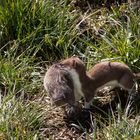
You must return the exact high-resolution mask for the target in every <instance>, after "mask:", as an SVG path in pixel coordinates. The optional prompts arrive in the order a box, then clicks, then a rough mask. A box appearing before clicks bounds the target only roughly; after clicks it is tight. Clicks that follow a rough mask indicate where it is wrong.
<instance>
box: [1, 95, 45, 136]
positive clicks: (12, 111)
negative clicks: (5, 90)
mask: <svg viewBox="0 0 140 140" xmlns="http://www.w3.org/2000/svg"><path fill="white" fill-rule="evenodd" d="M43 113H44V112H43V111H42V109H41V106H40V105H39V104H38V103H37V102H31V101H27V102H26V103H24V102H23V100H21V99H18V100H17V99H16V98H15V97H14V96H6V97H3V98H2V97H1V101H0V137H1V139H32V138H35V139H36V138H41V135H40V134H39V130H40V128H41V127H42V125H43V124H44V121H43V119H44V118H43Z"/></svg>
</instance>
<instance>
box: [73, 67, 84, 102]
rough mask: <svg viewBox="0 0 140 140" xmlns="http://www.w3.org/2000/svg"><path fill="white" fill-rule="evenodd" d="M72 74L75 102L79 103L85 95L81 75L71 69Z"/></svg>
mask: <svg viewBox="0 0 140 140" xmlns="http://www.w3.org/2000/svg"><path fill="white" fill-rule="evenodd" d="M70 74H71V77H72V80H73V85H74V96H75V100H76V101H79V100H80V98H81V97H84V94H83V92H82V85H81V82H80V79H79V74H78V73H77V72H76V70H75V69H71V70H70Z"/></svg>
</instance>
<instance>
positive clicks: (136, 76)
mask: <svg viewBox="0 0 140 140" xmlns="http://www.w3.org/2000/svg"><path fill="white" fill-rule="evenodd" d="M134 76H135V79H136V80H137V79H140V72H139V73H134Z"/></svg>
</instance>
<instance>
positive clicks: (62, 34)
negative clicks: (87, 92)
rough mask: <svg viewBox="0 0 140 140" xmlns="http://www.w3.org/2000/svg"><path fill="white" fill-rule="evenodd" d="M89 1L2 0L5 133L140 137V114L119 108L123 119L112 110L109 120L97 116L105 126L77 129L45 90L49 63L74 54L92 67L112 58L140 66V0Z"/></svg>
mask: <svg viewBox="0 0 140 140" xmlns="http://www.w3.org/2000/svg"><path fill="white" fill-rule="evenodd" d="M89 2H90V1H89ZM89 2H88V1H87V2H86V1H83V3H84V4H81V2H80V1H78V0H77V1H76V0H71V1H70V0H66V1H64V0H55V1H54V0H4V1H0V139H5V140H6V139H17V140H18V139H34V140H36V139H46V137H47V138H49V139H55V138H56V137H58V138H59V137H61V136H63V137H64V136H65V137H66V139H69V137H74V136H76V137H77V138H78V137H82V136H84V137H87V139H93V138H94V139H99V138H101V137H104V139H105V140H113V139H133V138H135V139H139V135H140V132H139V119H138V117H139V116H138V115H137V116H136V117H132V115H131V114H127V115H125V114H126V113H125V111H121V113H120V112H119V110H117V112H118V113H117V115H118V118H119V120H118V119H116V116H117V115H116V114H115V112H113V111H112V112H111V114H110V115H109V116H108V117H109V124H108V125H107V126H106V125H105V124H102V123H101V122H100V119H97V118H98V117H99V116H97V118H95V122H96V121H98V122H100V123H101V128H99V127H98V125H97V126H96V123H95V129H94V132H93V133H90V134H88V133H86V134H85V135H84V133H78V134H77V133H76V134H74V132H72V130H71V129H69V127H67V126H66V124H65V123H62V121H63V122H64V120H62V115H60V116H59V114H61V113H62V111H61V109H60V110H59V111H60V112H61V113H60V112H59V113H58V109H57V110H55V109H54V108H52V107H51V106H50V103H49V101H48V98H47V97H46V93H45V92H44V89H43V86H42V79H43V76H44V73H45V71H46V68H47V67H48V66H49V65H51V64H52V63H53V62H56V61H58V60H60V59H64V58H67V57H69V56H72V55H74V54H76V55H78V56H79V57H80V58H81V59H82V60H83V61H84V62H85V63H86V66H87V68H90V67H92V66H93V65H94V64H95V63H97V62H99V61H102V60H112V61H123V62H125V63H126V64H128V65H129V66H130V67H131V69H132V70H133V71H134V72H139V71H140V60H139V58H140V9H139V6H138V5H139V2H137V3H135V2H134V3H121V5H119V4H115V3H114V4H112V6H111V7H110V9H108V8H107V7H106V5H105V4H104V1H103V3H102V4H100V6H99V5H95V4H94V3H91V2H90V3H89ZM78 3H79V4H78ZM116 3H118V2H117V1H116ZM101 5H103V6H101ZM81 6H82V7H81ZM62 114H63V113H62ZM55 116H56V117H55ZM56 118H57V119H56ZM132 118H133V119H132ZM55 119H56V120H55ZM134 122H135V123H134ZM54 129H55V131H54ZM56 129H57V130H56ZM56 132H57V134H58V135H57V136H56V134H55V133H56ZM67 132H68V133H69V134H68V133H67ZM66 133H67V134H66ZM68 136H69V137H68Z"/></svg>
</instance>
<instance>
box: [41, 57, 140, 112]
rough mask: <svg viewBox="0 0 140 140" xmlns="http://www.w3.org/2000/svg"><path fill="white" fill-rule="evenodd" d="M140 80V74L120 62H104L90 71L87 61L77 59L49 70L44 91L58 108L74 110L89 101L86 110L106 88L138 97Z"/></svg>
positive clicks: (56, 65)
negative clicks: (83, 100) (64, 107)
mask: <svg viewBox="0 0 140 140" xmlns="http://www.w3.org/2000/svg"><path fill="white" fill-rule="evenodd" d="M137 78H140V74H134V73H133V72H132V71H131V70H130V68H129V67H128V66H127V65H125V64H123V63H120V62H108V61H106V62H100V63H98V64H96V65H95V66H94V67H93V68H91V69H90V70H89V71H86V67H85V65H84V63H83V61H82V60H80V59H79V58H78V57H75V56H74V57H71V58H68V59H65V60H63V61H61V62H58V63H56V64H54V65H52V66H51V67H50V68H49V69H48V71H47V72H46V74H45V77H44V87H45V89H46V90H47V92H48V94H49V95H50V97H51V100H52V102H53V103H54V104H55V105H56V106H61V105H65V104H68V105H70V106H71V107H73V110H74V107H76V106H77V101H79V100H80V98H81V97H84V98H85V108H89V107H90V104H91V102H92V100H93V98H94V95H95V94H96V93H97V92H98V91H99V90H100V89H102V88H103V87H104V86H111V87H112V88H114V87H121V88H123V89H125V90H127V91H128V92H129V93H131V94H133V93H135V92H136V90H135V80H136V79H137Z"/></svg>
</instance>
